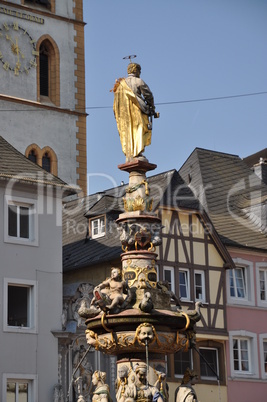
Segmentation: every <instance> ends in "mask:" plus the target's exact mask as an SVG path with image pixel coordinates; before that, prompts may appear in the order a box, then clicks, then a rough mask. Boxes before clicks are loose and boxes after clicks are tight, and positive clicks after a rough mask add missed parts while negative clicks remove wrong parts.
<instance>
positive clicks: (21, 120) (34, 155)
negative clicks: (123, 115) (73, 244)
mask: <svg viewBox="0 0 267 402" xmlns="http://www.w3.org/2000/svg"><path fill="white" fill-rule="evenodd" d="M84 25H85V23H84V22H83V0H64V1H62V0H10V1H6V0H5V1H3V0H0V82H1V89H0V113H1V114H0V116H1V126H0V135H1V136H2V137H4V138H5V139H6V140H7V141H8V142H9V143H11V144H12V145H13V146H14V147H15V148H16V149H18V150H19V151H20V152H21V153H23V154H24V155H26V156H27V157H28V158H29V159H31V160H32V161H34V162H36V163H37V164H38V165H40V166H42V167H43V168H44V169H46V170H47V171H50V172H51V173H53V174H55V175H57V176H58V177H60V178H61V179H62V180H64V181H65V182H67V183H69V184H77V185H79V186H80V187H81V188H82V190H83V192H84V194H85V195H86V194H87V192H86V184H87V179H86V169H87V161H86V113H85V65H84Z"/></svg>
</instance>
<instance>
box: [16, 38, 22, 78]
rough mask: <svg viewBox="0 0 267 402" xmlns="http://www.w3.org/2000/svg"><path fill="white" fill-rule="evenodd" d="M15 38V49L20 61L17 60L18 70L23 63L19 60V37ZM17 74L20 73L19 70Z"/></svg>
mask: <svg viewBox="0 0 267 402" xmlns="http://www.w3.org/2000/svg"><path fill="white" fill-rule="evenodd" d="M15 39H16V47H15V51H16V53H17V56H18V61H17V63H16V68H17V70H19V69H20V67H21V63H20V61H19V45H18V38H15ZM17 74H18V71H17Z"/></svg>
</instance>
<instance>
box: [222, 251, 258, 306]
mask: <svg viewBox="0 0 267 402" xmlns="http://www.w3.org/2000/svg"><path fill="white" fill-rule="evenodd" d="M233 260H234V262H235V265H236V268H243V269H244V274H245V286H246V294H245V297H236V296H231V293H230V270H227V271H226V276H227V301H228V304H239V305H240V304H242V305H249V306H253V305H255V291H254V275H253V262H252V261H248V260H244V259H242V258H236V259H233Z"/></svg>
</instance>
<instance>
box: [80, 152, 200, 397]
mask: <svg viewBox="0 0 267 402" xmlns="http://www.w3.org/2000/svg"><path fill="white" fill-rule="evenodd" d="M119 168H120V169H121V170H123V171H126V172H128V173H129V187H128V189H127V190H126V195H125V198H124V208H125V212H124V213H122V214H121V215H120V216H119V218H118V220H117V224H118V230H119V232H120V240H121V243H122V250H123V253H122V254H121V261H122V267H121V268H122V269H121V276H122V278H121V279H120V280H121V283H122V284H123V285H120V282H119V280H118V279H116V281H117V283H118V287H117V290H116V291H118V289H119V288H120V289H122V288H123V286H124V285H127V286H126V287H127V296H126V295H125V296H124V302H123V303H122V302H118V304H117V305H116V306H114V305H113V306H112V308H109V306H108V305H107V304H106V305H105V303H104V302H102V301H101V302H102V304H101V306H100V307H101V310H102V311H101V312H100V314H99V313H97V315H96V314H95V315H94V316H92V315H91V316H90V315H88V318H87V320H86V325H87V330H86V338H87V342H88V344H89V345H92V346H93V347H94V348H95V349H96V350H100V351H102V352H103V353H106V354H111V355H115V356H117V364H118V381H119V382H118V384H120V385H117V401H120V402H123V401H124V400H125V398H126V395H128V396H129V395H130V393H131V392H132V394H131V395H135V392H134V391H133V389H139V388H138V386H137V385H136V384H137V383H138V375H139V376H140V373H139V370H141V368H142V367H143V368H144V366H145V367H146V370H147V372H146V381H147V382H146V386H147V387H148V386H149V385H148V384H154V385H155V387H154V388H157V389H158V391H159V392H160V394H159V395H160V396H159V398H162V399H161V400H164V401H168V395H167V392H166V384H165V377H166V374H165V373H164V371H165V365H166V362H165V356H166V355H168V354H172V353H175V352H178V351H180V350H187V349H188V348H189V347H190V346H191V345H192V344H193V343H194V338H195V331H194V326H195V323H196V318H195V317H190V316H189V315H187V314H186V313H185V312H183V311H182V310H181V308H180V306H179V305H178V304H179V302H178V298H177V297H176V296H175V295H174V294H173V293H172V292H171V291H170V290H169V288H168V284H167V283H166V282H160V281H158V275H157V262H156V261H157V254H156V252H155V251H156V246H158V245H160V244H161V221H160V219H159V218H158V217H157V215H156V214H155V213H153V212H152V210H153V199H152V198H151V197H150V193H149V184H148V181H147V179H146V172H147V171H149V170H153V169H155V168H156V165H154V164H150V163H149V162H148V160H147V159H146V158H144V157H139V158H135V159H133V160H132V161H130V162H127V163H125V164H123V165H120V166H119ZM114 280H115V279H114ZM115 285H116V283H115ZM112 286H113V285H112ZM112 286H110V289H107V290H106V293H107V295H109V294H111V292H112V289H111V288H112ZM102 288H103V286H102ZM109 292H110V293H109ZM109 303H110V301H109ZM138 367H139V368H138ZM123 370H124V371H127V375H126V374H124V377H122V376H120V375H119V372H120V371H123ZM120 387H122V388H120ZM131 387H135V388H131ZM152 388H153V387H152ZM152 388H151V392H152V394H153V393H155V390H154V391H153V390H152ZM154 388H153V389H154ZM119 389H120V392H119ZM164 389H165V391H164ZM145 391H146V389H145V388H144V392H145ZM140 392H141V391H140ZM127 393H128V394H127ZM137 394H138V392H137ZM153 395H154V394H153ZM138 398H139V397H138V395H135V396H134V397H133V396H132V400H137V401H138V400H140V401H141V400H142V399H140V398H139V399H138ZM147 398H148V399H147V400H152V399H149V397H147ZM159 400H160V399H159Z"/></svg>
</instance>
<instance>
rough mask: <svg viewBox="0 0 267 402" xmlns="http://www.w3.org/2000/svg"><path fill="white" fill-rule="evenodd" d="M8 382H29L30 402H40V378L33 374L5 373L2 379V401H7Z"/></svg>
mask: <svg viewBox="0 0 267 402" xmlns="http://www.w3.org/2000/svg"><path fill="white" fill-rule="evenodd" d="M8 382H15V383H20V382H23V383H25V382H27V383H28V384H29V398H28V400H29V402H38V392H37V386H38V376H37V375H33V374H17V373H16V374H14V373H4V374H3V378H2V400H3V401H6V400H7V392H6V389H7V383H8ZM16 402H17V401H16Z"/></svg>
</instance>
